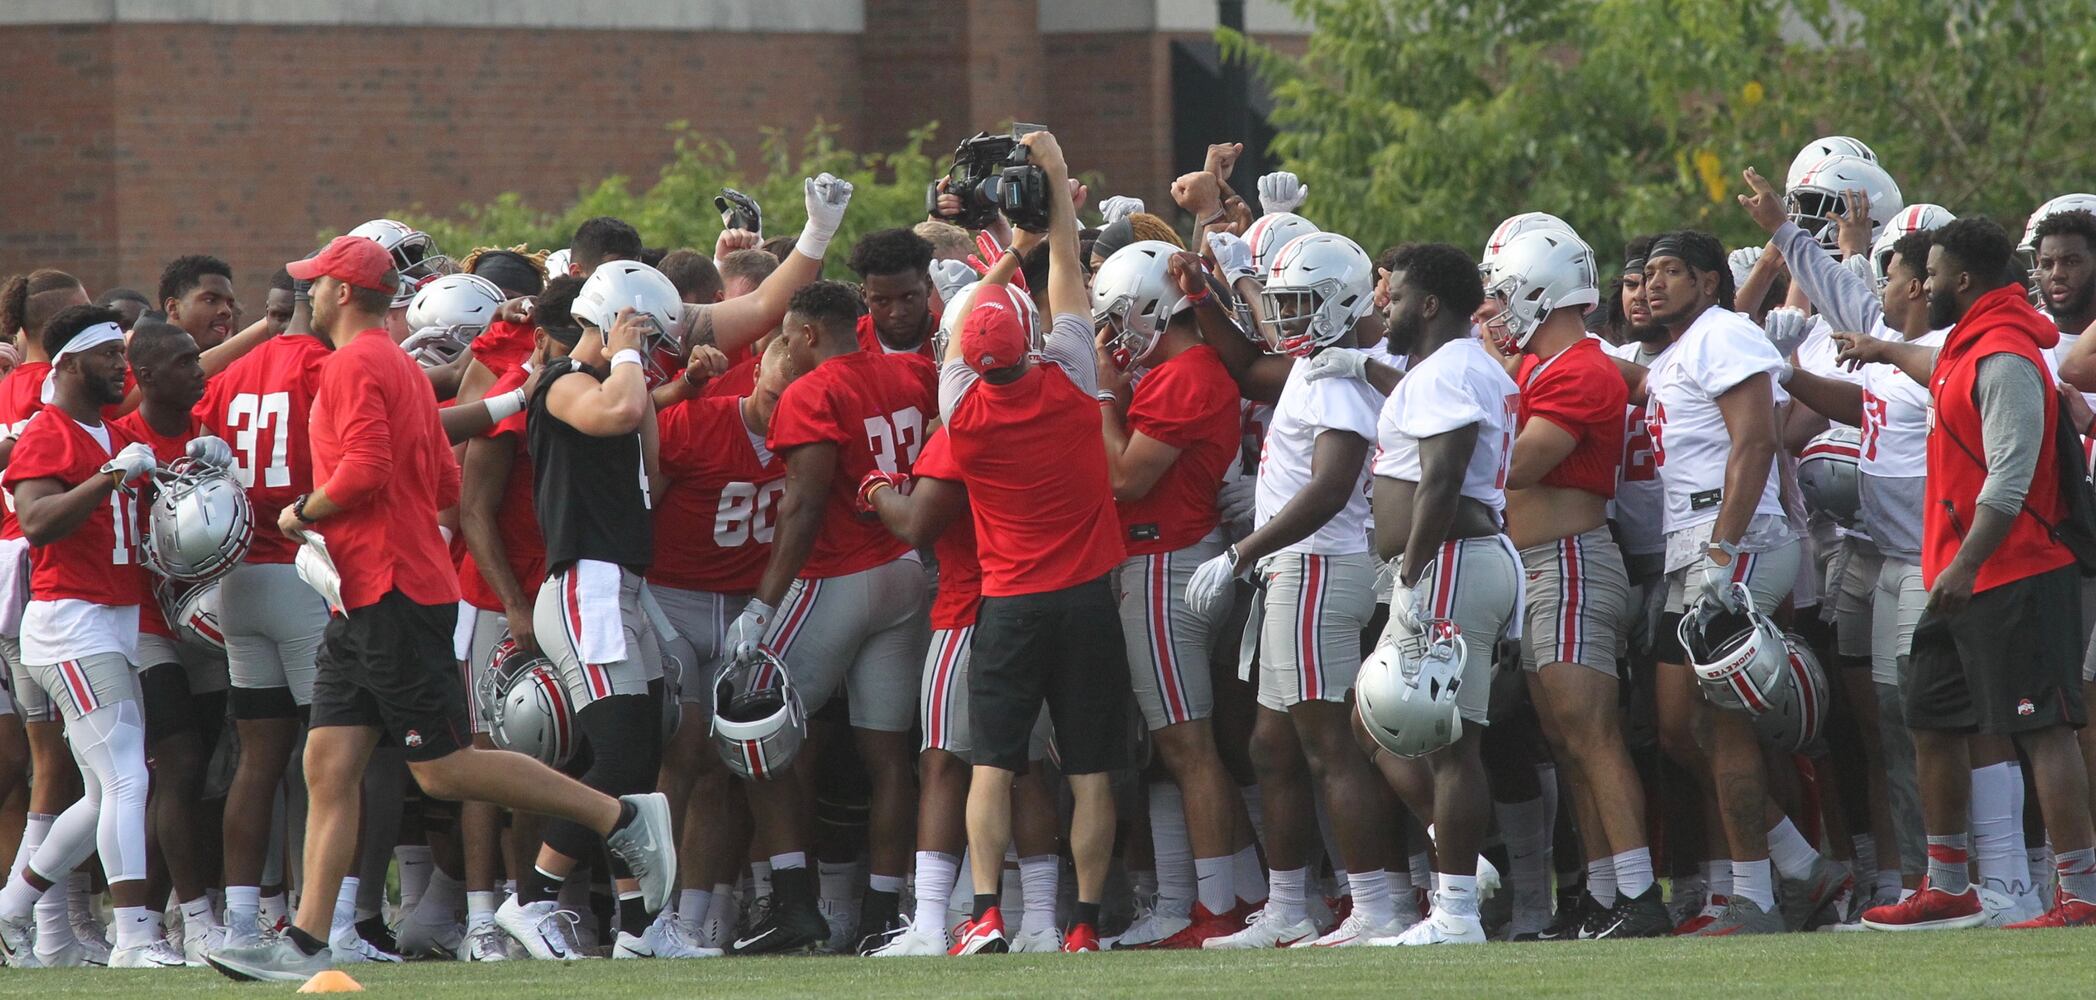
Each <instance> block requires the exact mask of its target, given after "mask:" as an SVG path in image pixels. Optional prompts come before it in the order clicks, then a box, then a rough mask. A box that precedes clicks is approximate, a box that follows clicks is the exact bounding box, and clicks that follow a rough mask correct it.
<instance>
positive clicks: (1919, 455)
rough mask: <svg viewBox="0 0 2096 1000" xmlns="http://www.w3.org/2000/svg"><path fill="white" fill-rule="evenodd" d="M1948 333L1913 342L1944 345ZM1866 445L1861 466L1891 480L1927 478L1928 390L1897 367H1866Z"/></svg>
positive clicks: (1862, 372)
mask: <svg viewBox="0 0 2096 1000" xmlns="http://www.w3.org/2000/svg"><path fill="white" fill-rule="evenodd" d="M1949 333H1950V331H1949V330H1947V329H1945V330H1937V331H1935V332H1933V333H1928V334H1924V335H1923V336H1921V337H1919V338H1917V339H1916V340H1914V341H1912V343H1915V344H1920V345H1922V346H1925V347H1941V346H1943V338H1944V336H1945V335H1947V334H1949ZM1857 374H1859V375H1861V376H1862V378H1863V426H1862V428H1861V429H1860V430H1861V434H1862V438H1863V441H1862V444H1861V446H1860V447H1859V449H1858V456H1859V458H1858V463H1857V464H1858V467H1859V468H1861V469H1862V471H1863V472H1865V473H1867V474H1869V475H1873V476H1880V477H1884V478H1887V479H1908V478H1913V477H1918V476H1922V475H1925V474H1927V472H1928V465H1929V389H1928V387H1927V386H1925V385H1922V384H1921V383H1919V382H1916V381H1914V380H1913V379H1911V378H1909V377H1907V373H1906V372H1903V371H1901V370H1900V369H1899V367H1898V366H1896V365H1887V364H1875V365H1864V366H1863V367H1862V369H1861V370H1859V371H1858V373H1857Z"/></svg>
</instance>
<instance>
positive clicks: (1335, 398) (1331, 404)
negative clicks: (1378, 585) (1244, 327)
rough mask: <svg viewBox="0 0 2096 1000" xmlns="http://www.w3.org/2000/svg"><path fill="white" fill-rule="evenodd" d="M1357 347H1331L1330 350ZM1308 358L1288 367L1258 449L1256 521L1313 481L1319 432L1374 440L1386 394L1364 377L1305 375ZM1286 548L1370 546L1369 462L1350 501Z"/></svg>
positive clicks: (1337, 551)
mask: <svg viewBox="0 0 2096 1000" xmlns="http://www.w3.org/2000/svg"><path fill="white" fill-rule="evenodd" d="M1351 349H1352V348H1345V347H1328V348H1325V350H1328V351H1344V350H1351ZM1308 364H1309V362H1308V361H1307V360H1300V361H1297V362H1296V363H1295V367H1294V368H1292V369H1290V370H1289V372H1288V382H1287V384H1285V385H1283V386H1282V387H1281V398H1280V399H1277V400H1275V401H1274V413H1273V418H1272V422H1271V423H1269V424H1268V425H1267V428H1266V443H1265V445H1264V446H1263V447H1261V448H1260V451H1259V489H1258V493H1257V494H1256V497H1257V499H1256V506H1255V511H1254V514H1253V526H1254V527H1258V526H1260V525H1264V524H1265V523H1266V522H1268V521H1271V520H1273V517H1274V515H1275V514H1278V513H1280V511H1281V508H1282V507H1285V506H1287V505H1288V502H1289V501H1290V500H1293V499H1295V497H1296V495H1297V494H1299V493H1301V492H1303V489H1304V487H1307V486H1309V485H1310V459H1311V456H1312V454H1313V452H1314V450H1315V448H1316V445H1317V438H1318V435H1320V434H1323V433H1324V432H1326V431H1344V432H1346V433H1348V434H1353V435H1357V436H1359V437H1360V438H1361V439H1362V440H1364V441H1367V442H1369V443H1370V444H1374V443H1375V439H1376V411H1377V410H1378V409H1379V408H1380V407H1381V406H1382V405H1383V397H1382V396H1381V395H1380V394H1378V393H1377V392H1376V391H1375V388H1374V387H1373V386H1370V385H1369V384H1368V383H1366V382H1363V381H1361V380H1359V379H1351V378H1328V379H1320V380H1318V381H1316V382H1312V381H1309V380H1308V379H1305V378H1304V377H1303V369H1304V368H1305V367H1307V366H1308ZM1281 551H1283V552H1305V553H1309V554H1311V555H1321V556H1338V555H1353V554H1356V553H1361V552H1366V551H1368V463H1367V462H1362V463H1361V468H1360V470H1359V471H1358V472H1357V473H1355V478H1354V489H1353V491H1352V493H1351V494H1349V495H1348V498H1347V502H1346V506H1345V507H1343V508H1341V509H1340V511H1339V513H1338V514H1336V515H1334V516H1333V517H1332V519H1331V520H1329V521H1326V522H1325V523H1324V524H1323V525H1321V526H1319V527H1318V529H1317V531H1316V532H1315V533H1314V534H1312V535H1310V536H1309V537H1307V538H1303V539H1301V540H1299V541H1297V542H1295V543H1294V544H1292V545H1288V546H1284V547H1283V548H1282V549H1281Z"/></svg>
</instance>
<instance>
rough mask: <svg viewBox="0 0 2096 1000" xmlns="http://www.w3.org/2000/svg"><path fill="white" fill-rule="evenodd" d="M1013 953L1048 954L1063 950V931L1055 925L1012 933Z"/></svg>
mask: <svg viewBox="0 0 2096 1000" xmlns="http://www.w3.org/2000/svg"><path fill="white" fill-rule="evenodd" d="M1011 947H1012V954H1014V955H1047V954H1053V953H1056V952H1060V951H1062V950H1063V932H1061V931H1059V930H1056V929H1055V928H1053V927H1043V928H1041V929H1039V930H1032V931H1020V932H1019V933H1017V934H1014V935H1012V939H1011Z"/></svg>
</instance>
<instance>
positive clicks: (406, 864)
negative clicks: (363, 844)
mask: <svg viewBox="0 0 2096 1000" xmlns="http://www.w3.org/2000/svg"><path fill="white" fill-rule="evenodd" d="M393 861H394V863H396V864H398V865H399V866H400V912H402V913H413V912H415V906H416V904H418V903H420V902H422V894H423V893H424V892H427V891H429V882H430V879H431V878H432V877H433V876H432V875H431V872H432V871H433V870H434V869H435V868H436V867H437V864H436V861H435V860H434V859H433V858H432V857H431V855H430V850H429V845H427V844H398V845H395V846H394V848H393Z"/></svg>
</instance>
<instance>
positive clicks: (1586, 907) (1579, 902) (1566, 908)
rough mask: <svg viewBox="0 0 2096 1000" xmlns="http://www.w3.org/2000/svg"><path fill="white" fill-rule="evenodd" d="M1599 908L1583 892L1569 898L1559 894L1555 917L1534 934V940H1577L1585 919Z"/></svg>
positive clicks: (1600, 908) (1598, 905) (1584, 924)
mask: <svg viewBox="0 0 2096 1000" xmlns="http://www.w3.org/2000/svg"><path fill="white" fill-rule="evenodd" d="M1601 910H1602V906H1601V904H1600V903H1597V902H1595V901H1594V897H1592V896H1590V895H1587V894H1586V893H1585V892H1581V893H1579V894H1578V895H1576V896H1572V897H1570V898H1566V897H1562V896H1561V897H1559V899H1558V910H1557V919H1556V920H1553V921H1551V922H1550V926H1548V927H1545V928H1543V930H1542V931H1541V932H1539V933H1538V934H1536V936H1535V938H1534V940H1537V941H1577V940H1579V932H1580V931H1581V930H1582V929H1584V928H1585V927H1586V925H1587V921H1588V920H1589V919H1591V918H1592V917H1593V915H1594V914H1595V913H1596V912H1598V911H1601ZM1517 940H1518V939H1517Z"/></svg>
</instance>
